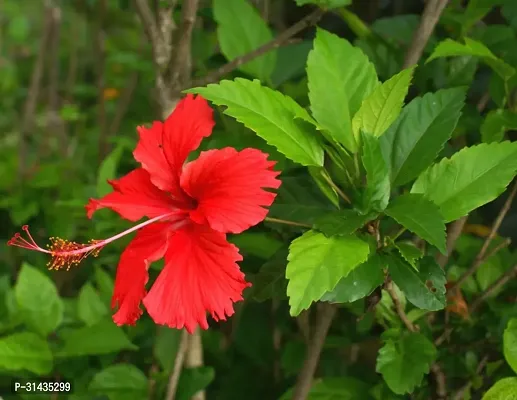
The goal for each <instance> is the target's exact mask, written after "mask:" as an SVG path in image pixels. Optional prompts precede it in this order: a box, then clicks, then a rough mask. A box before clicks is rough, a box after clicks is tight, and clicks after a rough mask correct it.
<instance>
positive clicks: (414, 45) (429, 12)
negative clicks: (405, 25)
mask: <svg viewBox="0 0 517 400" xmlns="http://www.w3.org/2000/svg"><path fill="white" fill-rule="evenodd" d="M448 2H449V0H428V1H427V4H426V6H425V9H424V13H423V14H422V18H421V19H420V25H419V26H418V28H417V30H416V32H415V34H414V35H413V41H412V42H411V45H410V46H409V49H408V51H407V53H406V58H405V60H404V65H403V67H402V68H403V69H406V68H409V67H411V66H412V65H414V64H417V63H418V60H420V57H422V53H423V52H424V49H425V46H426V45H427V42H428V41H429V38H430V37H431V34H432V33H433V31H434V28H435V27H436V24H437V23H438V20H439V19H440V15H441V14H442V12H443V10H444V8H445V6H446V5H447V3H448Z"/></svg>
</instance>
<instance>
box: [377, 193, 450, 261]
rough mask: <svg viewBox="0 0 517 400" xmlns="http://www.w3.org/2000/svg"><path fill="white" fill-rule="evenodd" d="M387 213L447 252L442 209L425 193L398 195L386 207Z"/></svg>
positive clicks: (443, 252)
mask: <svg viewBox="0 0 517 400" xmlns="http://www.w3.org/2000/svg"><path fill="white" fill-rule="evenodd" d="M386 215H388V216H390V217H391V218H393V219H394V220H395V221H397V222H398V223H399V224H400V225H402V226H403V227H404V228H406V229H409V230H410V231H411V232H413V233H414V234H416V235H418V236H420V237H421V238H422V239H424V240H425V241H427V242H428V243H430V244H432V245H433V246H436V247H437V248H438V250H440V252H442V254H446V253H447V246H446V244H445V236H446V235H445V223H444V221H443V217H442V214H441V213H440V209H439V208H438V206H437V205H436V204H434V203H433V202H432V201H429V200H427V199H426V198H425V197H424V196H423V195H416V194H412V193H407V194H403V195H401V196H398V197H396V198H395V199H394V200H393V201H392V202H391V203H390V205H389V206H388V208H387V209H386Z"/></svg>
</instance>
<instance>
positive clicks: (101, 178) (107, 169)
mask: <svg viewBox="0 0 517 400" xmlns="http://www.w3.org/2000/svg"><path fill="white" fill-rule="evenodd" d="M124 148H125V146H117V147H116V148H115V150H113V151H112V152H111V153H110V154H109V155H108V156H107V157H106V158H105V159H104V160H103V161H102V163H101V165H100V167H99V174H98V176H97V196H98V197H103V196H105V195H107V194H108V193H109V192H111V191H112V190H113V188H112V187H111V185H110V184H109V183H108V180H109V179H113V178H115V176H116V174H117V167H118V164H119V162H120V158H121V157H122V154H123V152H124Z"/></svg>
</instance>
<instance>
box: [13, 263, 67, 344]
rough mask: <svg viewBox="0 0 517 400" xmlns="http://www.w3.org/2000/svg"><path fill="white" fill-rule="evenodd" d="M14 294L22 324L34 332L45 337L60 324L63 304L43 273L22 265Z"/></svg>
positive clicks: (27, 265)
mask: <svg viewBox="0 0 517 400" xmlns="http://www.w3.org/2000/svg"><path fill="white" fill-rule="evenodd" d="M14 293H15V297H16V303H17V305H18V309H19V311H20V313H21V315H22V317H23V320H24V322H25V323H26V324H27V326H29V327H30V328H31V329H33V330H34V331H35V332H38V333H40V334H41V335H43V336H46V335H48V334H49V333H51V332H53V331H54V330H55V329H56V328H57V327H58V326H59V325H60V324H61V321H62V320H63V302H62V300H61V298H60V297H59V295H58V293H57V289H56V286H55V285H54V282H52V280H51V279H50V278H49V277H48V276H46V275H45V273H44V272H41V271H40V270H39V269H36V268H35V267H33V266H31V265H29V264H26V263H25V264H23V266H22V268H21V270H20V274H19V275H18V280H17V282H16V286H15V288H14Z"/></svg>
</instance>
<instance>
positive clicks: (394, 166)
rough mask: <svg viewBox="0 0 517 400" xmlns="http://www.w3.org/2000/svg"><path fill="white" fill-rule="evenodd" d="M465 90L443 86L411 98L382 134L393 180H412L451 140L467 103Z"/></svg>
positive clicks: (382, 141)
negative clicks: (442, 88) (421, 95)
mask: <svg viewBox="0 0 517 400" xmlns="http://www.w3.org/2000/svg"><path fill="white" fill-rule="evenodd" d="M464 98H465V91H464V90H463V89H444V90H439V91H438V92H436V93H427V94H426V95H424V96H423V97H417V98H416V99H414V100H412V101H411V102H410V103H409V104H408V105H407V106H406V107H404V109H403V110H402V114H400V116H399V117H398V119H397V120H396V121H395V122H394V123H393V125H391V126H390V128H389V129H388V130H387V131H386V133H385V134H384V135H383V136H382V137H381V145H382V149H383V153H384V156H385V158H386V160H389V161H388V163H389V166H390V170H391V182H393V184H394V185H395V186H398V185H402V184H405V183H408V182H410V181H411V180H413V179H414V178H416V177H417V176H418V175H419V174H420V173H421V172H422V171H423V170H424V169H425V168H427V167H428V166H429V164H431V162H433V160H434V159H435V158H436V156H437V155H438V153H439V152H440V150H441V149H442V147H443V145H444V144H445V142H446V141H447V140H449V139H450V137H451V134H452V131H453V130H454V128H455V127H456V124H457V123H458V120H459V118H460V115H461V109H462V108H463V105H464Z"/></svg>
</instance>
